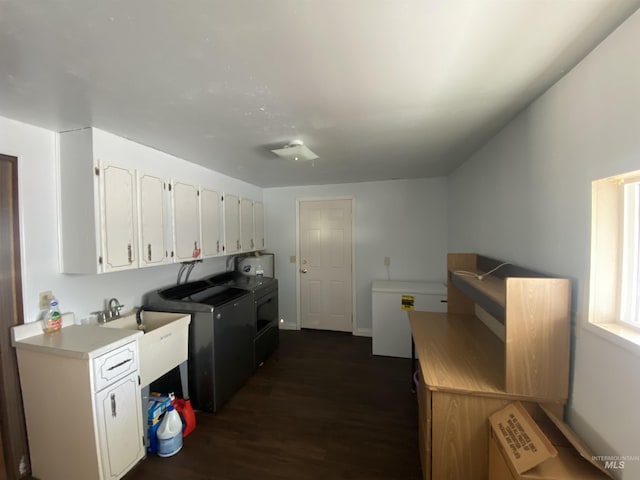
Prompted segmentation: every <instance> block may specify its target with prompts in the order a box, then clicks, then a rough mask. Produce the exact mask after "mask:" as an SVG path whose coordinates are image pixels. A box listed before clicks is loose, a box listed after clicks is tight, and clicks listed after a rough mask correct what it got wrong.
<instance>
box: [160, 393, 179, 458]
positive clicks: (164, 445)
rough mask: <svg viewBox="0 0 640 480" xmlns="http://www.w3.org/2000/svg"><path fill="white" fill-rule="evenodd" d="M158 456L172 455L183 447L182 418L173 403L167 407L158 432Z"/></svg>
mask: <svg viewBox="0 0 640 480" xmlns="http://www.w3.org/2000/svg"><path fill="white" fill-rule="evenodd" d="M156 436H157V437H158V456H160V457H170V456H171V455H175V454H176V453H178V452H179V451H180V449H181V448H182V420H181V419H180V415H179V414H178V412H177V410H176V409H175V408H173V405H169V406H168V407H167V411H166V412H165V414H164V418H163V419H162V422H160V426H159V427H158V431H157V432H156Z"/></svg>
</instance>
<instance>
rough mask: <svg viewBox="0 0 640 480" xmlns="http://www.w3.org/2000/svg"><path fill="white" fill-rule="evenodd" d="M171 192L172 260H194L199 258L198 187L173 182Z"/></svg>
mask: <svg viewBox="0 0 640 480" xmlns="http://www.w3.org/2000/svg"><path fill="white" fill-rule="evenodd" d="M172 194H173V195H172V197H173V235H174V242H173V245H174V252H175V257H174V260H175V261H176V262H186V261H191V260H195V259H197V258H200V216H199V205H198V204H199V201H198V197H199V190H198V187H196V186H195V185H190V184H188V183H181V182H175V183H174V184H173V188H172Z"/></svg>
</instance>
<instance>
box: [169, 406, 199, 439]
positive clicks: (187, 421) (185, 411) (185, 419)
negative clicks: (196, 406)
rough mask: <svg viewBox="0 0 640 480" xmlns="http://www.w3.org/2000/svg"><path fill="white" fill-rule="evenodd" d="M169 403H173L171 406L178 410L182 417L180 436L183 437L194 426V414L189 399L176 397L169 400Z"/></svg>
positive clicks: (191, 430)
mask: <svg viewBox="0 0 640 480" xmlns="http://www.w3.org/2000/svg"><path fill="white" fill-rule="evenodd" d="M171 405H173V408H175V409H176V410H177V411H178V413H179V414H180V417H181V418H182V424H183V427H182V437H183V438H184V437H186V436H187V435H189V434H190V433H191V432H193V430H194V429H195V428H196V414H195V413H194V411H193V407H192V406H191V400H189V399H186V400H185V399H183V398H176V399H175V400H173V402H171Z"/></svg>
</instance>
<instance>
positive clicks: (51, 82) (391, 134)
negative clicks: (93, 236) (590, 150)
mask: <svg viewBox="0 0 640 480" xmlns="http://www.w3.org/2000/svg"><path fill="white" fill-rule="evenodd" d="M639 6H640V0H269V1H266V0H262V1H261V0H225V1H214V0H200V1H195V0H190V1H180V0H136V1H131V0H57V1H52V0H28V1H26V0H0V115H3V116H6V117H10V118H14V119H17V120H20V121H23V122H27V123H32V124H35V125H39V126H43V127H45V128H48V129H50V130H54V131H64V130H70V129H74V128H79V127H85V126H95V127H98V128H101V129H104V130H107V131H110V132H112V133H115V134H117V135H121V136H124V137H128V138H130V139H132V140H135V141H137V142H140V143H143V144H146V145H150V146H153V147H155V148H157V149H159V150H163V151H166V152H168V153H172V154H174V155H176V156H179V157H181V158H184V159H186V160H189V161H191V162H194V163H198V164H202V165H205V166H207V167H209V168H211V169H213V170H216V171H218V172H221V173H224V174H227V175H229V176H231V177H235V178H239V179H242V180H245V181H247V182H250V183H253V184H255V185H259V186H262V187H272V186H285V185H308V184H330V183H345V182H358V181H369V180H387V179H391V178H416V177H428V176H441V175H446V174H448V173H449V172H451V171H452V170H453V169H455V168H456V167H457V166H458V165H459V164H460V163H461V162H462V161H464V160H465V159H466V158H468V156H469V154H470V153H472V152H473V151H475V150H476V149H477V148H478V147H480V146H481V145H482V144H483V143H485V142H486V141H487V140H488V139H489V138H490V137H491V136H493V135H494V134H495V133H496V132H497V131H498V130H499V129H500V128H501V127H502V126H503V125H504V124H505V123H506V122H507V121H508V120H509V119H510V118H512V117H513V116H514V115H515V114H516V113H517V112H518V111H520V110H521V109H522V108H523V107H524V106H526V105H527V104H528V103H530V102H531V101H532V100H533V99H534V98H535V97H536V96H538V95H539V94H540V93H541V92H543V91H544V90H545V89H546V88H548V87H549V86H550V85H551V84H553V83H554V82H555V81H556V80H557V79H558V78H560V77H561V76H562V75H563V74H564V73H565V72H567V71H568V70H569V69H570V68H571V67H572V66H573V65H575V64H576V63H577V61H579V60H580V59H581V58H582V57H583V56H584V55H585V54H586V53H588V52H589V51H590V50H591V49H592V48H593V47H594V46H596V45H597V44H598V43H599V42H600V41H601V40H602V39H603V38H604V37H605V36H606V35H607V34H608V33H610V32H611V31H612V30H613V29H615V27H616V26H617V25H619V24H620V23H621V22H622V21H623V20H624V19H626V18H627V17H628V16H629V15H630V14H631V13H633V11H635V10H636V9H637V8H638V7H639ZM293 139H301V140H303V141H304V142H305V144H306V145H307V146H308V147H310V148H311V150H313V151H314V152H315V153H316V154H318V155H319V157H320V158H319V159H318V160H314V161H312V162H297V163H296V162H291V161H285V160H282V159H280V158H278V157H276V156H274V155H273V154H272V153H271V152H270V149H272V148H279V147H282V146H283V145H284V144H286V143H288V142H289V141H290V140H293Z"/></svg>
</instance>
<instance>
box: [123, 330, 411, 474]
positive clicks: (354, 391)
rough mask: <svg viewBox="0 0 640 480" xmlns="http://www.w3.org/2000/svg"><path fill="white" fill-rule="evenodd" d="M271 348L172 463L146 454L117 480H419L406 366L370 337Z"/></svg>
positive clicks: (203, 419)
mask: <svg viewBox="0 0 640 480" xmlns="http://www.w3.org/2000/svg"><path fill="white" fill-rule="evenodd" d="M280 333H281V343H280V348H279V349H278V351H276V352H275V353H274V354H273V355H272V356H271V357H270V358H269V359H268V360H267V361H266V362H265V364H264V365H263V366H262V367H261V368H260V369H258V371H257V372H256V373H255V374H254V375H253V376H252V377H251V379H250V380H249V381H248V382H247V383H246V385H245V386H244V387H243V388H242V389H241V390H239V391H238V392H237V393H236V394H235V395H234V396H233V398H232V399H231V400H230V401H229V402H228V403H227V404H226V405H225V406H224V407H223V408H222V409H221V411H219V412H218V413H215V414H207V413H201V412H197V413H196V418H197V426H196V429H195V431H194V432H193V433H192V434H191V435H189V436H188V437H187V438H186V439H185V440H184V446H183V448H182V450H181V451H180V452H179V453H178V454H176V455H175V456H173V457H169V458H160V457H158V456H156V455H149V456H148V457H147V458H146V459H145V460H144V461H142V462H141V463H140V464H139V465H137V466H136V467H135V468H134V469H133V470H132V471H131V472H129V473H128V474H127V475H126V476H125V480H151V479H153V480H205V479H215V480H247V479H261V480H276V479H278V480H286V479H296V480H300V479H311V480H314V479H318V480H320V479H322V480H333V479H363V480H364V479H366V480H378V479H380V480H382V479H385V480H386V479H403V480H404V479H406V480H411V479H419V478H421V475H420V460H419V454H418V438H417V405H416V399H415V396H414V395H413V394H412V393H411V391H410V388H409V375H408V373H409V372H408V370H409V369H408V366H409V365H408V360H404V359H396V358H385V357H374V356H372V355H371V339H370V338H365V337H354V336H352V335H350V334H344V333H336V332H321V331H307V330H303V331H286V330H284V331H281V332H280Z"/></svg>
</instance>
